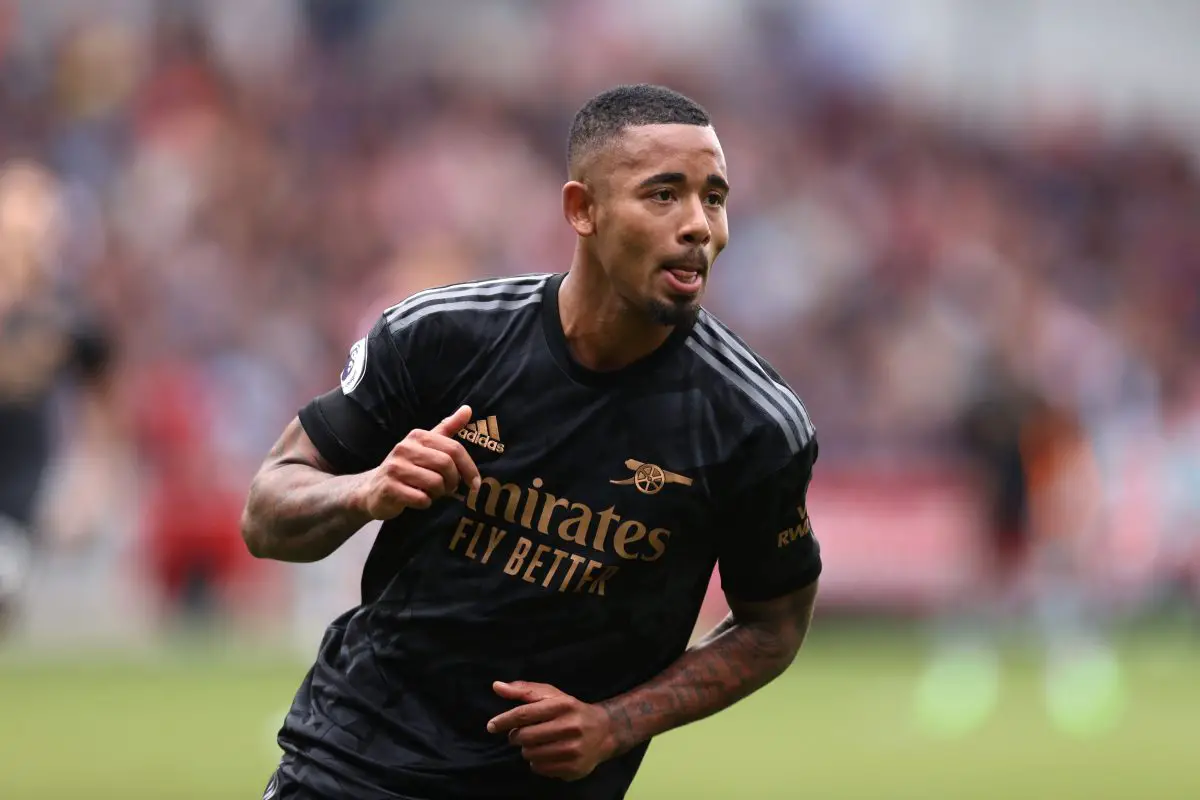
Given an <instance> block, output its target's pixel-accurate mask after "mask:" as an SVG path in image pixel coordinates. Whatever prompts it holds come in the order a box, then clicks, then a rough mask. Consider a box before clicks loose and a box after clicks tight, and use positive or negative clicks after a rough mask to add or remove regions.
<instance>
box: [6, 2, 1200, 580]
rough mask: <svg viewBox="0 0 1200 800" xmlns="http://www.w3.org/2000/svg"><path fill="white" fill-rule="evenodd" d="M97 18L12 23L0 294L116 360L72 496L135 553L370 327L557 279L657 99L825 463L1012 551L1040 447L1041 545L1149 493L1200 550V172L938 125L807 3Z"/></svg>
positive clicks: (192, 505)
mask: <svg viewBox="0 0 1200 800" xmlns="http://www.w3.org/2000/svg"><path fill="white" fill-rule="evenodd" d="M101 5H105V4H101ZM107 5H108V6H112V7H113V8H114V9H117V10H118V11H119V13H118V11H113V10H111V9H110V13H105V14H102V15H101V14H96V15H90V16H89V15H86V14H79V13H74V12H77V11H78V9H79V7H86V4H79V3H74V4H72V3H62V2H47V3H46V4H45V5H41V4H38V3H30V4H21V5H19V6H18V4H16V3H11V2H10V3H5V2H2V0H0V165H3V166H2V167H0V170H2V171H0V262H3V263H4V264H5V267H4V270H5V272H6V274H15V273H16V272H17V271H19V270H20V269H21V268H22V267H21V266H20V265H25V266H28V265H30V264H36V265H38V266H37V268H38V269H45V270H48V271H49V274H50V276H51V277H52V281H53V284H54V286H55V287H56V290H57V291H58V292H59V293H60V294H61V295H62V296H63V297H65V298H67V301H68V302H69V303H70V304H71V306H72V308H73V309H75V310H76V311H77V312H78V314H80V315H83V316H86V317H87V318H88V319H89V320H90V321H92V324H94V325H96V326H98V327H99V329H101V330H102V331H104V333H105V336H106V337H107V339H108V340H109V341H110V343H111V351H112V356H111V360H110V362H109V367H108V369H109V373H108V374H109V379H108V380H107V381H106V382H105V383H104V387H105V388H104V401H103V407H104V409H105V412H104V414H103V415H102V416H105V419H106V422H105V423H104V424H103V425H100V426H99V427H100V429H101V430H102V431H103V433H101V434H100V436H101V437H107V438H104V441H105V444H104V445H103V448H106V449H104V453H105V454H106V455H105V456H104V458H101V459H94V460H92V461H90V462H87V463H89V464H91V467H90V468H88V467H85V468H83V474H82V477H80V478H78V481H79V483H78V484H77V486H78V487H79V488H78V489H77V491H78V492H79V494H78V495H76V496H77V497H79V498H83V497H85V496H87V494H88V492H87V487H89V486H91V487H95V486H111V484H112V482H113V481H114V480H118V478H117V477H115V476H116V475H117V474H118V473H119V474H125V473H123V472H122V470H121V469H118V468H116V467H114V466H113V464H116V463H120V464H124V465H126V466H128V467H129V469H130V470H131V472H130V474H135V475H139V476H141V477H140V478H139V479H138V480H137V489H136V491H135V492H134V493H133V495H131V496H136V497H137V498H138V503H139V507H138V508H139V510H138V512H137V516H138V517H139V518H140V519H142V520H143V521H146V522H147V524H148V525H149V527H150V528H151V529H154V527H155V526H158V527H159V528H161V529H164V530H165V529H168V528H170V529H172V530H174V529H176V528H179V527H181V526H182V527H187V526H193V527H196V528H198V529H199V530H200V531H201V532H200V533H197V534H196V535H197V536H203V535H205V532H207V531H211V530H218V529H219V530H225V531H228V530H233V531H234V535H233V536H231V537H229V539H233V538H235V537H236V518H237V512H238V511H239V510H240V498H241V494H242V492H244V489H245V485H246V483H247V481H248V479H249V476H250V475H251V474H252V472H253V470H254V469H255V468H256V467H257V465H258V463H259V461H260V459H261V458H262V456H263V455H264V454H265V452H266V450H267V449H268V448H269V447H270V445H271V443H272V442H273V441H274V439H275V437H276V436H277V435H278V433H279V431H280V430H281V429H282V427H283V426H284V424H286V422H287V421H288V420H289V419H290V418H291V417H292V415H293V414H294V413H295V411H296V409H297V408H298V407H299V406H300V405H302V404H303V403H304V402H305V401H306V400H307V399H308V398H310V397H311V396H313V395H314V394H316V393H319V392H322V391H324V390H326V389H328V388H329V387H331V386H332V385H334V383H335V381H336V376H337V374H338V371H339V369H340V367H341V364H342V362H343V360H344V358H345V353H346V349H347V346H348V344H349V343H350V342H352V341H353V340H354V339H355V338H357V337H358V336H360V335H361V334H362V332H363V331H364V330H366V328H367V327H368V326H369V325H370V323H371V321H372V318H373V316H374V315H377V314H378V313H379V312H381V311H382V310H383V309H384V308H385V307H387V306H388V305H391V304H392V303H394V302H397V301H398V300H399V299H401V298H402V297H404V296H405V295H406V294H408V293H410V292H412V291H416V290H418V289H422V288H426V287H428V286H431V285H438V284H444V283H449V282H453V281H457V280H462V279H468V278H473V277H478V276H491V275H503V274H513V273H521V272H538V271H552V270H561V269H564V268H565V267H566V266H567V265H568V263H569V258H570V253H571V247H572V240H571V237H570V232H569V229H568V228H567V226H566V225H565V223H564V222H563V220H562V217H561V212H560V209H559V202H560V200H559V196H560V195H559V189H560V187H561V183H562V181H563V180H564V178H565V174H564V172H565V171H564V151H565V139H566V131H567V128H568V126H569V124H570V120H571V117H572V115H573V113H574V112H575V110H576V108H577V107H578V106H579V105H580V104H581V103H582V102H583V101H584V100H585V99H586V98H587V97H588V96H590V95H591V94H593V93H595V92H596V91H599V90H601V89H603V88H606V87H607V86H609V85H611V84H613V83H616V82H634V81H637V82H640V81H648V82H658V83H666V84H668V85H671V86H672V87H675V88H677V89H679V90H681V91H683V92H685V93H688V94H691V95H692V96H694V97H695V98H696V99H698V100H699V101H700V102H701V103H703V104H704V105H705V106H706V107H707V108H708V110H709V111H710V112H711V113H712V115H713V117H714V119H715V120H716V125H717V129H718V132H719V134H720V136H721V137H722V142H723V144H724V147H725V150H726V154H727V158H728V162H729V170H730V176H731V182H732V183H733V193H732V197H731V204H730V217H731V229H732V238H731V245H730V247H729V249H728V250H727V251H726V254H725V255H724V256H723V257H722V258H721V260H720V261H719V262H718V264H717V267H716V270H715V274H714V278H713V285H712V287H711V290H710V295H709V301H708V303H707V305H708V306H709V308H710V309H712V310H713V311H714V312H715V313H716V314H717V315H718V316H721V317H722V318H723V319H725V320H726V321H727V322H728V323H730V324H731V325H732V326H733V327H734V328H735V329H737V330H739V331H740V332H741V333H742V334H743V336H744V337H745V338H746V339H748V340H749V341H750V342H751V343H752V344H754V345H755V346H756V347H758V348H759V350H760V351H761V352H762V353H763V354H764V355H765V356H766V357H767V358H768V359H770V360H771V361H772V362H773V363H774V364H775V366H776V367H777V368H778V369H779V370H780V371H781V372H782V373H783V374H784V375H785V376H786V377H787V378H788V380H789V381H790V382H791V383H792V384H793V385H794V386H795V387H796V388H797V390H798V391H799V393H800V394H801V396H802V397H803V398H804V399H805V402H806V404H807V406H808V408H809V410H810V412H811V413H812V415H813V417H814V419H815V420H816V422H817V425H818V428H819V430H820V436H821V440H822V463H823V464H824V465H827V466H828V467H829V468H831V469H837V468H840V467H845V468H853V467H854V465H858V464H864V463H871V464H874V465H876V466H878V465H891V466H894V467H898V468H900V469H904V468H906V467H907V466H909V465H911V464H912V463H913V462H914V461H937V462H941V463H963V464H967V465H974V466H975V467H977V468H978V469H979V470H980V472H981V474H984V475H986V476H989V482H988V484H987V485H988V486H989V487H990V489H989V491H990V497H991V499H992V502H993V505H994V508H995V511H996V514H995V525H996V526H997V527H998V528H1005V527H1008V526H1009V525H1015V524H1017V523H1016V522H1013V521H1010V520H1008V519H1007V517H1006V515H1010V516H1011V514H1012V513H1013V511H1012V510H1013V509H1014V508H1018V507H1024V506H1028V505H1029V503H1028V499H1027V498H1024V499H1022V498H1016V497H1015V495H1022V490H1020V489H1014V488H1013V485H1014V482H1016V483H1020V482H1021V481H1019V480H1017V479H1016V478H1015V477H1014V471H1015V472H1016V473H1019V474H1021V475H1025V476H1026V478H1028V477H1029V475H1030V473H1031V467H1030V463H1031V459H1032V458H1033V456H1031V455H1030V453H1031V451H1037V452H1039V453H1048V455H1045V456H1044V457H1039V459H1038V460H1037V463H1038V464H1040V465H1043V466H1045V465H1047V464H1049V465H1050V466H1049V467H1047V469H1049V470H1050V471H1051V473H1053V472H1054V470H1055V469H1056V465H1060V464H1062V463H1064V459H1063V458H1062V453H1063V452H1064V448H1066V449H1067V450H1069V449H1070V447H1071V446H1072V445H1071V443H1075V444H1079V443H1083V444H1084V445H1086V449H1087V450H1088V452H1089V453H1091V454H1092V455H1093V456H1094V458H1092V459H1091V460H1090V461H1089V467H1088V468H1089V469H1093V468H1094V470H1095V473H1096V475H1097V478H1096V482H1095V483H1094V484H1080V483H1079V482H1078V481H1075V480H1074V479H1073V478H1072V479H1071V480H1069V481H1067V483H1069V484H1070V485H1071V486H1072V487H1074V491H1075V493H1076V495H1077V496H1070V497H1069V498H1068V499H1065V500H1064V495H1063V493H1062V492H1058V493H1057V494H1056V495H1055V496H1056V497H1057V498H1058V502H1059V504H1060V505H1061V504H1062V503H1064V502H1065V503H1068V504H1069V505H1068V506H1067V507H1066V510H1065V511H1064V509H1062V508H1060V509H1059V511H1058V512H1057V513H1058V514H1059V517H1058V518H1055V516H1054V515H1055V513H1056V512H1055V511H1054V510H1053V508H1050V509H1049V510H1046V511H1045V514H1044V515H1043V516H1044V517H1047V520H1046V521H1044V522H1043V524H1044V525H1045V526H1047V527H1048V528H1056V527H1064V526H1065V527H1070V526H1072V525H1076V524H1085V523H1080V522H1079V520H1081V519H1083V518H1085V517H1087V514H1086V513H1084V512H1085V509H1087V508H1090V507H1092V506H1095V508H1094V509H1093V510H1094V518H1095V519H1101V518H1104V517H1105V516H1106V514H1107V512H1108V511H1109V510H1111V509H1108V508H1107V507H1106V505H1105V503H1106V502H1107V500H1108V499H1109V498H1111V497H1113V496H1114V494H1115V493H1119V492H1120V491H1123V490H1125V489H1128V487H1130V486H1134V485H1142V484H1140V483H1138V481H1137V479H1136V478H1137V476H1139V475H1140V476H1143V477H1144V476H1147V475H1148V476H1151V477H1150V478H1148V479H1146V480H1145V481H1143V482H1144V483H1148V484H1149V485H1151V486H1152V487H1153V491H1154V492H1155V499H1154V500H1153V501H1152V502H1151V504H1150V505H1151V507H1153V508H1154V509H1155V512H1156V513H1157V514H1158V515H1159V520H1160V524H1159V526H1158V527H1157V528H1156V530H1159V531H1165V532H1167V533H1168V534H1170V536H1168V537H1167V538H1171V537H1174V538H1175V539H1179V540H1180V541H1182V540H1186V539H1188V538H1189V537H1190V536H1191V535H1192V533H1193V532H1194V531H1195V530H1196V528H1197V527H1198V523H1200V359H1197V358H1196V356H1195V353H1196V343H1197V341H1198V340H1200V225H1198V224H1196V221H1197V219H1200V171H1198V160H1197V157H1196V154H1195V153H1194V152H1192V151H1190V150H1189V149H1187V148H1186V147H1185V146H1183V145H1182V144H1181V143H1180V142H1179V141H1177V140H1176V139H1175V138H1174V137H1173V135H1172V131H1171V130H1170V129H1157V128H1149V127H1147V128H1144V129H1121V130H1119V131H1118V130H1111V129H1107V128H1105V127H1104V126H1102V125H1099V124H1097V123H1095V122H1093V121H1091V120H1090V119H1089V118H1087V117H1086V116H1079V115H1074V116H1070V117H1063V118H1054V117H1045V118H1037V119H1028V120H1026V121H1025V122H1024V123H1022V124H1020V125H1016V126H1003V127H1001V126H985V125H981V124H975V123H973V122H972V121H971V120H969V119H962V118H957V117H955V116H953V115H948V114H946V113H944V112H938V111H935V110H934V109H933V108H932V107H930V106H928V105H926V104H925V103H923V102H922V101H921V100H920V98H914V97H912V96H909V95H904V96H898V95H897V94H896V93H893V92H891V91H889V90H888V88H887V84H886V82H885V81H882V80H880V76H878V75H876V74H873V73H872V71H871V69H870V65H871V59H870V53H869V52H863V51H862V50H861V49H860V48H856V47H855V43H854V42H853V41H847V40H846V39H845V38H843V37H839V36H838V35H837V33H836V31H832V30H830V29H829V28H827V27H825V26H823V25H822V24H821V20H820V18H819V17H816V16H814V15H812V14H807V13H805V7H804V5H803V4H800V3H795V4H781V3H743V4H728V3H717V2H708V1H707V0H702V1H701V2H692V3H686V4H684V3H680V2H662V3H655V4H650V5H643V6H641V7H639V4H637V3H633V2H624V1H622V2H611V3H592V2H586V1H585V0H565V1H564V2H554V3H543V2H534V1H533V0H526V1H525V2H514V3H507V4H499V3H496V4H491V3H489V4H470V5H460V4H455V3H417V2H390V3H389V2H381V1H380V0H336V1H334V0H329V1H322V0H308V1H306V2H296V3H284V2H273V0H261V1H255V2H251V1H250V0H247V1H246V2H236V3H235V2H228V3H223V2H199V1H196V2H179V1H176V2H166V3H150V2H134V1H133V0H130V1H129V2H123V3H115V4H114V3H109V4H107ZM64 9H72V10H73V13H66V11H65V10H64ZM2 305H3V302H2V301H0V307H2ZM1031 419H1036V421H1037V422H1038V426H1036V430H1038V431H1043V432H1044V431H1047V430H1049V431H1051V432H1050V433H1046V434H1044V435H1043V436H1042V437H1041V438H1039V439H1038V440H1037V441H1036V442H1034V443H1033V444H1032V445H1031V444H1030V443H1029V441H1028V437H1027V435H1026V434H1027V433H1028V432H1029V430H1030V429H1031V428H1030V425H1029V424H1027V423H1029V421H1030V420H1031ZM1063 442H1066V443H1067V444H1065V445H1064V444H1062V443H1063ZM1066 460H1067V461H1070V459H1069V458H1068V459H1066ZM1072 463H1074V462H1072ZM1014 465H1015V466H1014ZM1071 469H1075V467H1071ZM1032 471H1033V472H1036V470H1032ZM1043 472H1045V470H1043ZM1038 474H1041V473H1038ZM1072 475H1073V476H1075V477H1077V474H1076V473H1074V472H1073V473H1072ZM121 480H124V479H121ZM1047 480H1048V481H1049V482H1050V483H1053V482H1054V477H1053V475H1052V477H1050V478H1048V479H1047ZM1028 483H1029V481H1028V480H1026V481H1025V482H1024V485H1026V489H1025V491H1026V493H1027V488H1028V487H1027V484H1028ZM73 485H76V484H73ZM1081 485H1084V486H1087V487H1088V488H1087V489H1086V490H1080V489H1079V486H1081ZM93 494H98V495H100V497H99V499H98V500H97V502H98V503H99V504H100V505H103V504H104V502H105V501H106V498H107V497H108V495H107V494H106V493H105V492H102V491H101V492H97V491H95V490H93ZM1022 497H1023V496H1022ZM81 504H82V499H81ZM1049 505H1050V506H1053V505H1054V503H1053V502H1051V503H1050V504H1049ZM180 508H189V509H193V511H192V513H190V514H188V515H182V514H179V513H178V509H180ZM59 513H60V514H61V513H62V510H61V509H60V510H59ZM171 535H173V536H176V537H178V536H181V535H182V534H178V533H174V534H171ZM167 538H170V536H168V537H167ZM236 544H237V543H236V542H234V545H235V546H236ZM1185 549H1186V546H1185ZM229 557H230V558H233V556H232V555H231V556H229ZM164 558H166V556H164Z"/></svg>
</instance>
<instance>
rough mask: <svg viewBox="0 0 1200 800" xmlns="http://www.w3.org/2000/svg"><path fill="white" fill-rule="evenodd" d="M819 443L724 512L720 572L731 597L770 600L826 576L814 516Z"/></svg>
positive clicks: (810, 445)
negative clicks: (811, 505) (811, 499)
mask: <svg viewBox="0 0 1200 800" xmlns="http://www.w3.org/2000/svg"><path fill="white" fill-rule="evenodd" d="M816 460H817V443H816V441H815V440H811V441H810V442H809V443H808V444H807V445H806V446H805V447H804V448H803V449H801V450H800V451H799V452H798V453H797V454H795V455H794V456H793V457H792V458H790V459H789V460H788V462H787V463H786V464H785V465H784V466H783V467H782V468H780V469H778V470H775V471H774V472H772V473H771V474H770V475H768V476H767V477H765V478H763V479H762V480H759V481H756V482H755V483H754V484H752V485H751V486H750V487H748V488H747V489H744V490H743V491H742V492H741V493H739V494H738V495H735V496H733V497H732V498H731V499H730V500H728V501H727V502H728V506H727V508H725V509H724V511H723V513H722V514H721V518H722V530H721V531H720V533H719V536H720V545H719V553H718V558H719V562H718V563H719V568H720V573H721V585H722V587H723V589H724V591H725V593H726V594H727V595H728V596H730V597H733V598H736V599H738V600H746V601H751V602H754V601H764V600H772V599H774V598H776V597H781V596H783V595H785V594H788V593H789V592H793V591H795V590H797V589H801V588H803V587H805V586H807V585H809V584H810V583H812V582H813V581H815V580H816V579H817V577H818V576H820V574H821V550H820V545H819V544H818V543H817V539H816V537H815V536H814V535H813V531H812V525H811V523H810V521H809V517H808V487H809V483H810V482H811V480H812V473H813V465H814V464H815V463H816Z"/></svg>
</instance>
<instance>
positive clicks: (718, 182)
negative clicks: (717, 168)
mask: <svg viewBox="0 0 1200 800" xmlns="http://www.w3.org/2000/svg"><path fill="white" fill-rule="evenodd" d="M705 183H706V184H708V185H709V186H715V187H716V188H718V189H720V190H721V191H723V192H726V193H728V192H729V181H727V180H725V179H724V178H722V177H721V176H720V175H717V174H716V173H713V174H712V175H709V176H708V178H707V180H705Z"/></svg>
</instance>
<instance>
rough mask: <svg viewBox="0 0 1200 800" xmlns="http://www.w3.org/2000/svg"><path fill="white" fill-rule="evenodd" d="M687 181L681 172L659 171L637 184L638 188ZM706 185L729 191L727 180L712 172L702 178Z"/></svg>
mask: <svg viewBox="0 0 1200 800" xmlns="http://www.w3.org/2000/svg"><path fill="white" fill-rule="evenodd" d="M682 183H687V176H686V175H684V174H683V173H682V172H660V173H658V174H657V175H651V176H650V177H649V178H646V180H644V181H642V182H641V183H640V184H638V188H639V189H648V188H650V187H651V186H661V185H663V184H666V185H668V186H678V185H679V184H682ZM704 183H705V185H706V186H712V187H714V188H717V189H720V190H721V191H723V192H728V191H729V181H727V180H725V179H724V178H722V177H721V176H720V175H717V174H716V173H713V174H712V175H709V176H708V177H707V178H705V179H704Z"/></svg>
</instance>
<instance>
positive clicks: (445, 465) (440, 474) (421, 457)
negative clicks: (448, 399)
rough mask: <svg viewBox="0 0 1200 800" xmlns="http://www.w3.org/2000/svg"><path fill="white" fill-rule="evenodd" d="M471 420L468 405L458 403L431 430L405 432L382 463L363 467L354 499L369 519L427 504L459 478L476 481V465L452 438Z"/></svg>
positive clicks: (453, 486)
mask: <svg viewBox="0 0 1200 800" xmlns="http://www.w3.org/2000/svg"><path fill="white" fill-rule="evenodd" d="M470 421H471V408H470V406H460V407H459V409H458V410H457V411H455V412H454V413H453V414H451V415H450V416H448V417H446V418H445V419H444V420H442V421H441V422H439V423H438V424H437V425H435V426H434V428H433V430H430V431H423V430H419V429H418V430H413V431H411V432H409V434H408V436H405V437H404V439H403V440H402V441H401V442H400V443H399V444H397V445H396V446H395V447H393V448H392V452H390V453H388V456H387V458H385V459H384V460H383V463H381V464H380V465H379V466H378V467H376V468H375V469H373V470H370V471H369V472H365V473H363V475H362V482H361V483H360V485H359V489H358V492H357V497H356V504H357V505H358V506H359V507H360V508H361V509H362V510H363V511H365V512H366V513H367V514H368V515H370V518H371V519H391V518H392V517H395V516H397V515H398V514H399V513H400V512H401V511H403V510H404V509H406V508H429V507H430V506H431V505H433V501H434V500H437V499H438V498H439V497H442V496H444V495H447V494H449V493H450V492H453V491H454V490H455V489H457V488H458V485H459V481H466V483H467V485H468V486H470V487H472V488H476V487H478V486H479V480H480V478H479V468H478V467H477V466H475V462H474V461H473V460H472V459H471V456H470V455H469V454H468V453H467V451H466V448H464V447H463V446H462V444H461V443H459V442H458V440H456V439H455V438H454V435H455V434H456V433H458V432H459V430H461V429H462V427H463V426H464V425H466V424H467V423H468V422H470Z"/></svg>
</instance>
